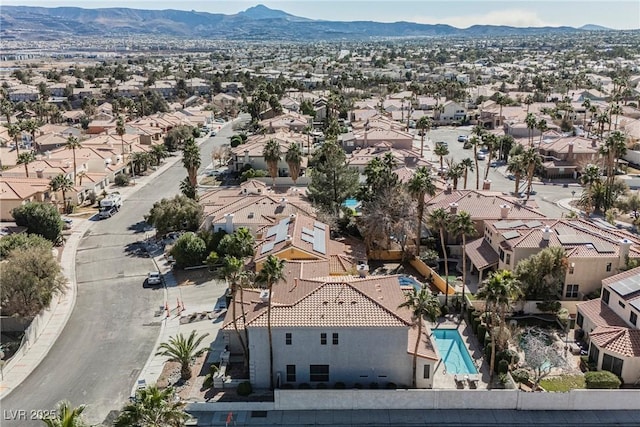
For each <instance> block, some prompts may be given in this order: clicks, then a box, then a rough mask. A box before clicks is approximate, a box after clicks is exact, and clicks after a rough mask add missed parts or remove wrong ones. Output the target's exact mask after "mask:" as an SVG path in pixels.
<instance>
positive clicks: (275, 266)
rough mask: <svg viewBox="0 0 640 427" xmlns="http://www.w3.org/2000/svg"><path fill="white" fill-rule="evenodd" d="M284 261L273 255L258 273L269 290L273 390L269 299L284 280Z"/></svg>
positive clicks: (270, 343)
mask: <svg viewBox="0 0 640 427" xmlns="http://www.w3.org/2000/svg"><path fill="white" fill-rule="evenodd" d="M284 264H285V260H283V259H279V258H277V257H275V256H274V255H269V256H268V257H267V259H266V260H265V262H264V264H263V265H262V270H260V272H259V273H258V278H257V280H258V282H260V283H265V284H266V285H267V289H269V299H268V301H267V331H268V334H269V380H270V384H271V388H272V389H273V388H274V387H273V336H272V333H271V297H272V296H273V285H275V284H276V283H278V282H279V281H280V280H282V279H284Z"/></svg>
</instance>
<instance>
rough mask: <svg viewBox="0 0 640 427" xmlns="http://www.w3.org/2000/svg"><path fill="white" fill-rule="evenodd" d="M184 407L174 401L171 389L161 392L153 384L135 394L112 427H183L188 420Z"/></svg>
mask: <svg viewBox="0 0 640 427" xmlns="http://www.w3.org/2000/svg"><path fill="white" fill-rule="evenodd" d="M184 406H185V404H184V403H183V402H180V401H176V394H175V391H174V389H173V387H167V388H165V389H162V390H161V389H159V388H158V386H157V385H155V384H154V385H151V386H148V387H147V388H143V389H140V390H138V391H137V392H136V398H135V399H134V401H133V402H131V403H129V404H128V405H125V407H124V408H123V409H122V412H121V413H120V415H119V416H118V418H117V419H116V421H115V423H114V426H115V427H131V426H137V427H183V426H184V425H185V424H186V422H187V420H188V419H189V414H187V413H186V412H185V411H184Z"/></svg>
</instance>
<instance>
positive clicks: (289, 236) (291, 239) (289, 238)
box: [284, 234, 293, 246]
mask: <svg viewBox="0 0 640 427" xmlns="http://www.w3.org/2000/svg"><path fill="white" fill-rule="evenodd" d="M292 242H293V238H292V237H291V234H287V237H286V238H285V239H284V244H285V246H291V243H292Z"/></svg>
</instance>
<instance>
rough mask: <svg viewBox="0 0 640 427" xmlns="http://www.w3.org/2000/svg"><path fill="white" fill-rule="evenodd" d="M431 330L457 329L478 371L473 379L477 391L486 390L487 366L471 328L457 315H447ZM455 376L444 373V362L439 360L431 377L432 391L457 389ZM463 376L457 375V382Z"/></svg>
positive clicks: (466, 386)
mask: <svg viewBox="0 0 640 427" xmlns="http://www.w3.org/2000/svg"><path fill="white" fill-rule="evenodd" d="M431 329H432V330H433V329H457V330H458V332H459V333H460V336H461V337H462V341H463V342H464V344H465V346H466V347H467V350H469V354H470V355H471V358H472V359H473V362H474V363H475V365H476V369H478V374H477V375H475V377H476V378H477V379H478V380H479V381H478V385H477V389H478V390H483V389H484V390H486V389H487V385H488V382H489V365H488V363H485V362H484V358H483V357H482V356H483V354H482V346H480V343H479V342H478V339H477V338H476V337H475V335H473V332H472V331H471V328H470V327H469V326H468V325H467V322H466V321H464V320H461V318H460V316H459V315H458V314H449V315H447V316H445V317H441V318H439V319H438V322H436V323H433V324H431ZM454 376H455V374H450V373H448V372H446V368H445V364H444V360H440V361H439V362H438V364H437V365H436V368H435V370H434V377H433V388H434V389H457V388H459V386H458V385H457V384H456V381H455V379H454ZM461 377H464V375H458V380H461V379H463V378H461ZM463 384H464V388H465V389H469V388H470V387H469V384H468V382H466V381H465V382H463Z"/></svg>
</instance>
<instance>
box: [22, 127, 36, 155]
mask: <svg viewBox="0 0 640 427" xmlns="http://www.w3.org/2000/svg"><path fill="white" fill-rule="evenodd" d="M21 128H22V130H24V131H25V132H29V134H30V135H31V142H32V143H33V148H34V149H35V150H36V152H38V151H40V147H38V144H37V142H36V132H38V129H39V128H40V126H39V125H38V122H37V121H36V120H34V119H29V120H25V121H23V122H22V124H21Z"/></svg>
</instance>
